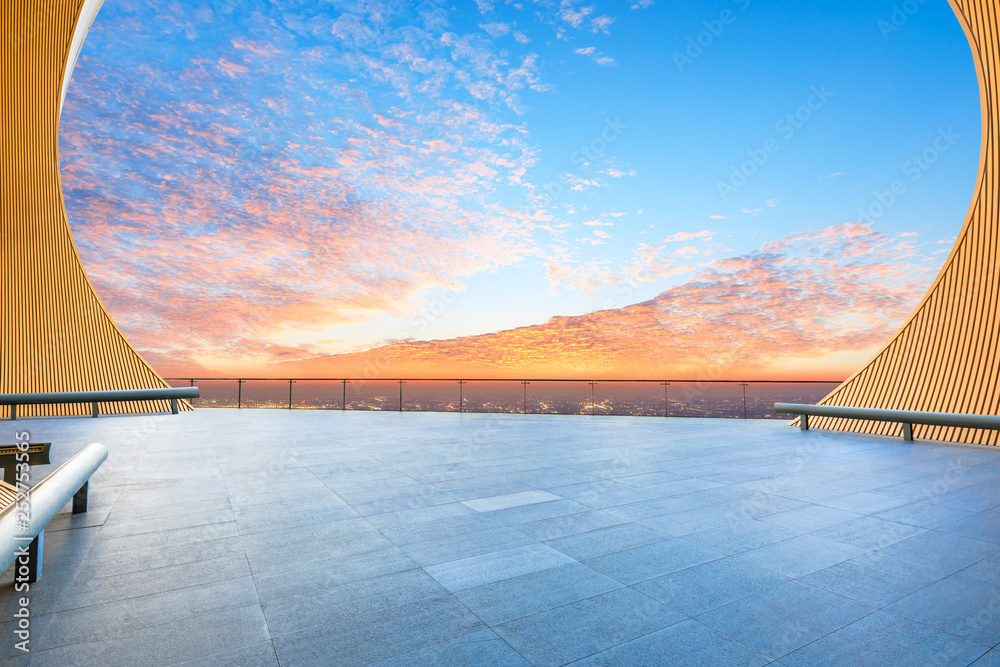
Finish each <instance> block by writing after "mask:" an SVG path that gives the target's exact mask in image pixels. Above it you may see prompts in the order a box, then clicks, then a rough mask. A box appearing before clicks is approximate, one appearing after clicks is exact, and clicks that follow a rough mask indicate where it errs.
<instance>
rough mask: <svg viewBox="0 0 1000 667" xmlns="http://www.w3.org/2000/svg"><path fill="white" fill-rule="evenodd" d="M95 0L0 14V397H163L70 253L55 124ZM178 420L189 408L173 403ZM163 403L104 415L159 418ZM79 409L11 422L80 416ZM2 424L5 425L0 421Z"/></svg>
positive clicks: (43, 409)
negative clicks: (93, 393)
mask: <svg viewBox="0 0 1000 667" xmlns="http://www.w3.org/2000/svg"><path fill="white" fill-rule="evenodd" d="M101 1H102V0H15V1H13V2H3V3H0V111H2V119H0V175H2V181H0V294H2V296H0V323H2V326H0V393H21V392H41V391H88V390H102V389H143V388H155V387H166V386H168V385H167V383H166V382H165V381H164V380H163V379H162V378H161V377H160V376H159V375H158V374H157V373H156V371H154V370H153V369H152V367H151V366H150V365H149V364H148V363H146V361H145V360H143V359H142V357H141V356H140V355H139V354H138V353H137V352H136V351H135V349H134V348H133V347H132V346H131V345H130V344H129V343H128V341H127V340H126V339H125V337H124V335H123V334H122V333H121V331H120V330H119V329H118V327H117V326H115V324H114V322H113V321H112V319H111V317H110V315H109V314H108V312H107V310H106V309H105V308H104V306H103V304H102V303H101V301H100V299H99V298H98V296H97V294H96V292H95V291H94V289H93V286H92V285H91V283H90V280H89V279H88V278H87V274H86V272H85V271H84V269H83V264H82V263H81V261H80V257H79V254H78V253H77V250H76V246H75V245H74V243H73V238H72V234H71V232H70V228H69V222H68V220H67V217H66V209H65V206H64V203H63V195H62V185H61V182H60V178H59V139H58V131H59V115H60V111H61V108H60V107H61V102H62V93H63V79H64V74H65V73H66V71H67V68H68V67H72V66H73V64H74V63H73V62H71V61H70V57H71V56H70V51H71V45H72V43H73V39H74V37H75V36H76V37H78V38H82V36H83V35H82V34H77V33H78V32H79V31H82V33H85V32H86V30H87V29H88V28H89V22H90V21H89V19H87V18H84V19H83V22H82V23H81V17H87V16H90V17H92V16H93V14H94V12H96V11H97V9H98V8H99V7H100V3H101ZM180 403H181V405H180V406H179V407H180V408H181V409H183V410H190V409H192V408H191V406H190V404H189V403H188V402H187V401H181V402H180ZM164 405H167V402H165V401H144V402H131V403H127V404H122V405H115V406H107V409H109V410H110V411H114V412H129V411H131V412H161V411H163V409H164ZM89 411H90V406H89V405H62V406H44V405H39V406H24V407H22V409H21V411H20V412H21V414H23V415H25V416H29V415H37V416H42V415H70V414H89ZM2 416H7V414H3V415H2Z"/></svg>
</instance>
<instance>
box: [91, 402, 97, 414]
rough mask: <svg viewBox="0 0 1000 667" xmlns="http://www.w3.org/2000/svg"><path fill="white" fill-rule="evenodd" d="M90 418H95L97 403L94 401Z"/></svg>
mask: <svg viewBox="0 0 1000 667" xmlns="http://www.w3.org/2000/svg"><path fill="white" fill-rule="evenodd" d="M91 417H97V401H94V404H93V411H92V412H91Z"/></svg>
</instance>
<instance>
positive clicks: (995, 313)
mask: <svg viewBox="0 0 1000 667" xmlns="http://www.w3.org/2000/svg"><path fill="white" fill-rule="evenodd" d="M949 2H950V4H951V7H952V9H953V10H954V12H955V14H956V16H957V17H958V19H959V22H960V23H961V24H962V27H963V29H964V30H965V34H966V37H967V38H968V40H969V45H970V47H971V48H972V55H973V59H974V60H975V64H976V73H977V75H978V78H979V91H980V98H981V104H982V125H983V134H982V147H981V153H980V161H979V173H978V176H977V179H976V188H975V194H974V196H973V200H972V204H971V205H970V207H969V212H968V214H967V215H966V219H965V223H964V225H963V226H962V230H961V232H960V233H959V235H958V239H957V240H956V241H955V246H954V248H953V249H952V251H951V254H949V256H948V259H947V261H946V262H945V265H944V267H943V268H942V269H941V272H940V273H939V274H938V276H937V279H936V280H935V281H934V283H933V284H932V285H931V287H930V289H929V290H928V292H927V295H926V296H925V297H924V299H923V300H922V301H921V302H920V304H919V305H918V306H917V308H916V310H915V311H914V312H913V314H912V315H911V316H910V317H909V319H907V321H906V322H905V323H904V324H903V326H902V327H901V328H900V330H899V331H898V332H897V333H896V334H895V336H893V338H892V339H891V340H890V341H889V342H888V343H886V344H885V346H884V347H883V348H882V349H881V350H879V352H878V353H877V354H876V355H875V356H874V357H873V358H872V359H871V360H870V361H869V362H868V363H867V364H865V365H864V366H863V367H862V368H861V369H860V370H859V371H858V372H856V373H855V374H854V375H852V376H851V377H850V378H848V379H847V380H846V381H845V382H844V383H843V384H841V385H840V386H839V387H837V388H836V389H834V390H833V391H832V392H831V393H830V394H829V395H828V396H826V397H825V398H824V399H823V400H822V401H820V404H822V405H846V406H854V407H866V408H885V409H898V410H926V411H934V412H964V413H972V414H993V415H996V414H1000V388H998V377H997V376H998V374H1000V351H998V349H1000V340H998V338H1000V324H998V322H997V319H998V318H1000V264H998V262H997V257H996V255H997V252H998V238H1000V193H998V192H997V188H998V187H1000V153H998V149H1000V92H998V90H1000V89H998V77H1000V62H998V59H1000V34H998V32H1000V31H998V27H997V21H998V17H1000V14H998V9H1000V0H949ZM798 421H799V420H795V421H794V422H792V423H793V424H796V425H797V424H798ZM810 426H815V427H816V428H825V429H834V430H844V431H856V432H863V433H878V434H882V435H890V434H897V433H894V431H896V430H898V425H894V424H887V423H882V424H877V425H874V426H873V425H871V424H862V423H858V422H856V421H852V420H846V419H834V418H830V417H814V418H813V419H811V420H810ZM918 433H919V436H920V437H925V438H933V439H940V440H952V441H956V442H967V443H974V444H989V445H997V444H1000V433H997V432H996V431H982V430H977V429H960V428H951V427H941V426H924V427H921V428H920V429H919V431H918ZM897 435H898V434H897Z"/></svg>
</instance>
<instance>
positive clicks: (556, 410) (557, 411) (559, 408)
mask: <svg viewBox="0 0 1000 667" xmlns="http://www.w3.org/2000/svg"><path fill="white" fill-rule="evenodd" d="M518 386H519V387H520V386H521V385H520V382H519V383H518ZM523 389H527V396H528V400H527V411H528V412H529V413H531V414H548V415H583V414H587V415H589V414H590V413H591V411H592V405H593V403H592V397H591V393H590V384H589V383H587V382H574V381H565V382H540V381H537V380H532V381H531V382H529V384H528V385H527V386H526V387H522V390H523ZM522 402H523V396H522Z"/></svg>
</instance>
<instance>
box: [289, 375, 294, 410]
mask: <svg viewBox="0 0 1000 667" xmlns="http://www.w3.org/2000/svg"><path fill="white" fill-rule="evenodd" d="M293 384H295V380H289V381H288V409H289V410H291V409H292V385H293Z"/></svg>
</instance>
